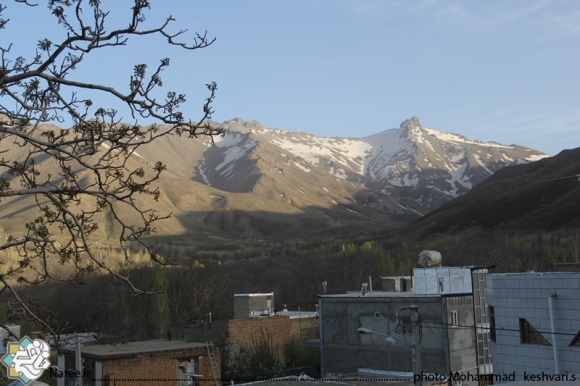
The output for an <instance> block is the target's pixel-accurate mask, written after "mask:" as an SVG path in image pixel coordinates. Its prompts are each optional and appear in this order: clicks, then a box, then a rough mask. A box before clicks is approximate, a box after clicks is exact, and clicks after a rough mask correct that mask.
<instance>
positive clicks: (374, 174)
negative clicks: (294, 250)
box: [0, 117, 547, 243]
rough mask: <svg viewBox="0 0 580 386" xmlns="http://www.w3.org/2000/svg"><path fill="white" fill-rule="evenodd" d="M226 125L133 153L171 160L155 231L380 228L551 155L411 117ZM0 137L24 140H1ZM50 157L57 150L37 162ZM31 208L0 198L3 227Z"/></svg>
mask: <svg viewBox="0 0 580 386" xmlns="http://www.w3.org/2000/svg"><path fill="white" fill-rule="evenodd" d="M221 126H223V127H224V128H225V129H226V134H225V135H224V136H223V137H218V138H215V139H214V141H215V145H214V146H212V142H211V141H210V140H209V139H207V138H204V139H199V140H187V139H185V138H181V137H179V136H165V137H162V138H160V139H158V140H157V141H155V143H153V144H149V145H143V146H140V147H138V148H137V149H136V150H135V151H134V152H133V153H132V154H131V156H130V157H129V160H128V163H127V166H128V168H129V169H135V168H137V167H139V166H146V167H149V168H151V167H152V166H153V165H155V163H156V162H157V161H161V162H162V163H163V164H165V165H166V166H167V170H166V171H165V172H164V173H162V174H161V178H160V180H159V183H158V186H159V190H160V192H161V198H160V202H159V203H154V202H153V201H152V200H150V199H148V198H146V197H145V198H142V200H143V201H142V203H143V204H146V205H148V206H150V207H156V208H157V209H158V210H159V211H160V213H161V214H168V213H172V214H173V217H172V218H171V219H168V220H165V221H163V222H159V223H158V225H157V231H158V233H159V235H172V236H173V237H175V238H180V239H182V240H183V242H192V243H203V242H208V241H210V240H215V241H216V242H221V241H223V240H225V239H236V238H243V237H298V238H300V237H304V238H309V237H339V236H341V235H345V234H356V233H360V234H365V233H366V234H371V233H376V232H384V231H385V230H386V229H392V228H395V227H399V226H402V225H404V224H407V223H409V222H411V221H413V220H416V219H417V218H419V217H421V216H422V215H424V214H426V213H428V212H430V211H431V210H433V209H434V208H437V207H439V206H441V205H443V204H444V203H445V202H448V201H449V200H451V199H453V198H455V197H458V196H460V195H462V194H464V193H466V192H467V191H469V190H470V189H471V188H472V187H473V186H474V185H476V184H478V183H480V182H481V181H483V180H484V179H485V178H487V177H488V176H489V175H491V174H492V173H493V172H494V171H496V170H499V169H500V168H501V167H503V166H506V165H510V164H517V163H527V162H529V161H531V160H533V159H535V158H542V157H545V156H547V155H545V154H543V153H540V152H537V151H535V150H532V149H527V148H524V147H520V146H505V145H501V144H497V143H486V142H478V141H471V140H468V139H467V138H466V137H462V136H459V135H456V134H449V133H444V132H440V131H437V130H433V129H426V128H424V127H422V126H421V124H420V122H419V120H418V119H417V118H416V117H413V118H411V119H409V120H406V121H404V122H403V123H402V124H401V125H400V126H399V128H398V129H389V130H385V131H382V132H380V133H377V134H374V135H371V136H367V137H364V138H343V137H318V136H315V135H312V134H309V133H305V132H295V131H288V130H281V129H267V128H265V127H264V126H262V125H261V124H260V123H259V122H257V121H243V120H242V119H239V118H236V119H233V120H229V121H226V122H223V123H222V124H221ZM101 146H102V147H103V149H106V147H107V146H108V145H107V144H106V143H102V144H101ZM3 149H4V150H7V151H9V152H10V151H24V149H10V148H9V144H7V143H6V142H5V141H1V142H0V151H2V150H3ZM53 167H54V165H53V163H52V161H51V160H50V159H48V160H44V161H42V162H41V163H40V164H39V168H41V169H42V170H46V171H50V170H51V168H53ZM79 173H82V170H80V171H79ZM89 177H90V176H87V177H85V178H89ZM31 210H35V207H34V204H33V200H32V199H28V200H27V199H8V200H3V201H2V203H0V220H2V223H3V224H7V225H6V226H5V227H4V229H3V231H4V232H5V233H6V234H9V233H11V232H16V231H18V229H21V228H22V227H21V226H20V225H22V224H24V223H25V222H26V221H25V220H26V219H27V218H28V219H29V218H34V217H31V216H33V214H31V213H30V211H31ZM128 216H130V215H129V214H128ZM103 217H104V219H103V221H102V223H103V228H104V229H102V230H100V232H101V233H100V234H99V237H103V238H107V237H112V235H114V234H115V229H114V226H112V225H110V224H109V223H108V222H107V221H105V220H106V214H103ZM19 224H20V225H19ZM0 231H1V230H0ZM220 240H221V241H220Z"/></svg>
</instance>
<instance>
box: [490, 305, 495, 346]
mask: <svg viewBox="0 0 580 386" xmlns="http://www.w3.org/2000/svg"><path fill="white" fill-rule="evenodd" d="M489 340H491V341H492V342H495V309H494V308H493V306H489Z"/></svg>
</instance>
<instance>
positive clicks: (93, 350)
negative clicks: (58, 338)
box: [63, 339, 205, 359]
mask: <svg viewBox="0 0 580 386" xmlns="http://www.w3.org/2000/svg"><path fill="white" fill-rule="evenodd" d="M200 347H202V348H205V343H195V342H189V343H188V342H183V341H180V340H167V339H155V340H146V341H141V342H129V343H124V344H114V345H113V344H104V345H90V346H83V347H82V348H81V353H82V355H83V356H87V357H94V358H100V359H106V358H116V357H133V356H135V355H138V354H143V353H157V352H172V351H180V350H188V349H195V348H200ZM63 351H64V352H65V353H74V352H75V350H74V349H70V348H66V349H64V350H63Z"/></svg>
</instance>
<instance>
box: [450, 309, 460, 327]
mask: <svg viewBox="0 0 580 386" xmlns="http://www.w3.org/2000/svg"><path fill="white" fill-rule="evenodd" d="M451 324H452V325H454V326H459V315H457V311H451Z"/></svg>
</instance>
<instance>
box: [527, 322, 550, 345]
mask: <svg viewBox="0 0 580 386" xmlns="http://www.w3.org/2000/svg"><path fill="white" fill-rule="evenodd" d="M520 337H521V342H522V343H529V344H545V345H548V346H549V345H550V342H548V341H547V340H546V338H544V336H543V335H542V334H541V333H539V332H538V330H536V329H535V328H534V326H532V325H531V324H530V323H529V322H528V321H527V320H525V319H520Z"/></svg>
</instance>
